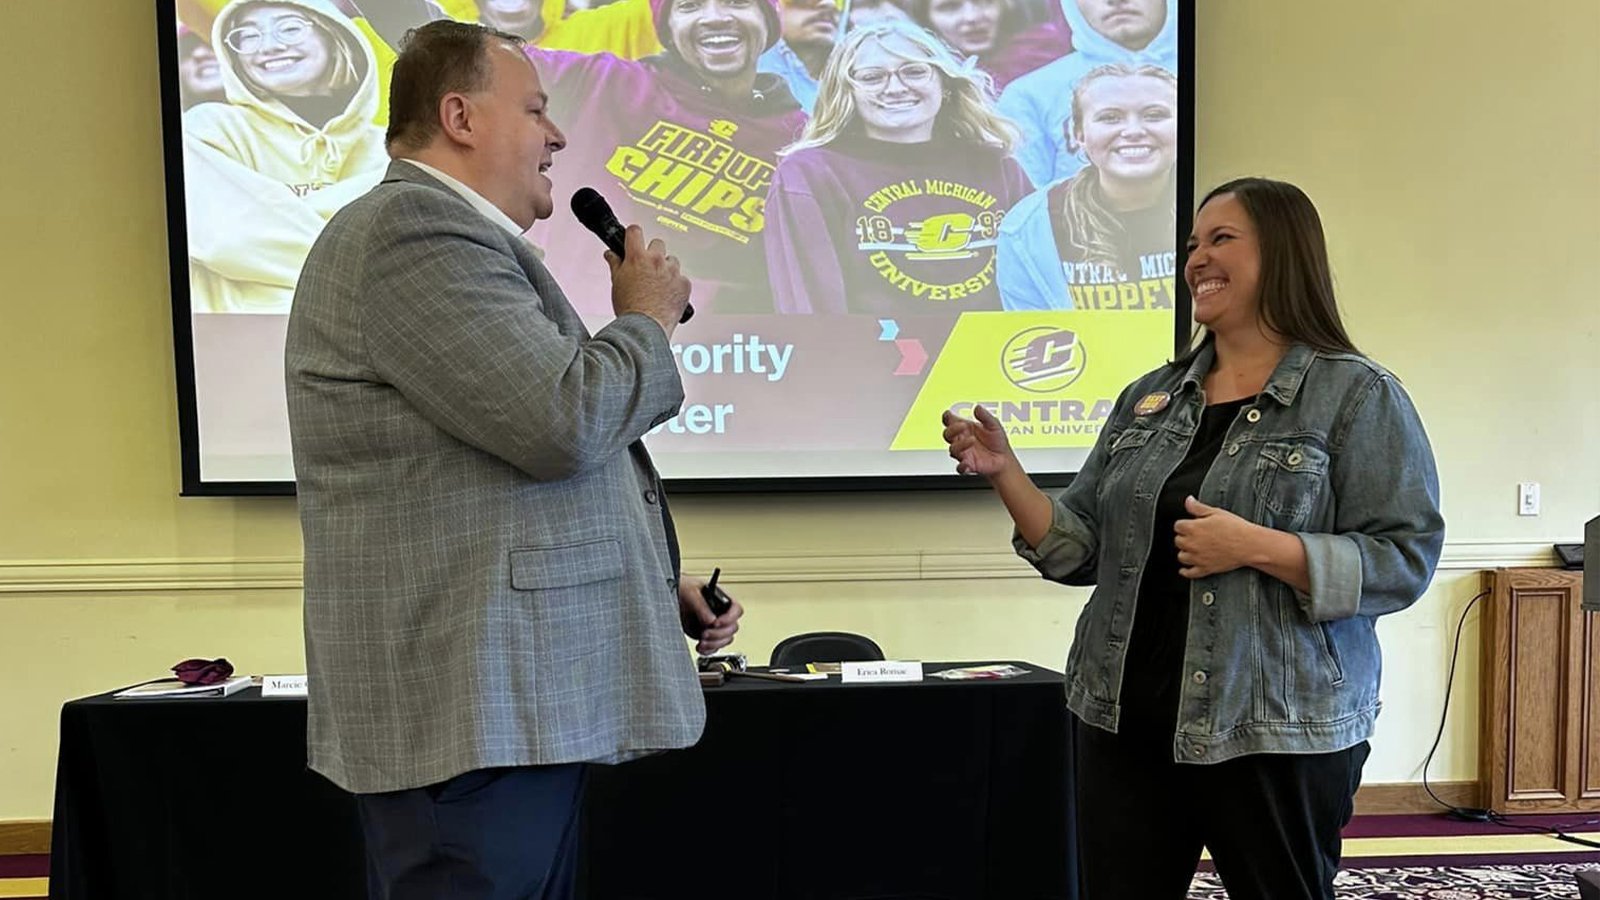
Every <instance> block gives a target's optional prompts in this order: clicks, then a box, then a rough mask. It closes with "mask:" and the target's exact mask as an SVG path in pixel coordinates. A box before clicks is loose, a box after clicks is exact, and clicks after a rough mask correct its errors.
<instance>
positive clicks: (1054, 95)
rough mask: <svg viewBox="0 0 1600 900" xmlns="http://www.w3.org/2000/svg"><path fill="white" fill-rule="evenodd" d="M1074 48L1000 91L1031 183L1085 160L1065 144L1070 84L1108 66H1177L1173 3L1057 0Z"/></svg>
mask: <svg viewBox="0 0 1600 900" xmlns="http://www.w3.org/2000/svg"><path fill="white" fill-rule="evenodd" d="M1061 11H1062V13H1063V14H1064V15H1065V16H1066V20H1067V25H1068V26H1069V27H1070V28H1071V30H1072V52H1071V53H1069V54H1067V55H1066V56H1063V57H1062V58H1060V59H1058V60H1056V61H1055V62H1051V63H1047V64H1045V65H1043V66H1040V67H1039V68H1037V69H1034V70H1033V71H1032V72H1029V73H1027V74H1026V75H1023V76H1022V77H1021V78H1018V79H1017V80H1016V81H1013V82H1011V84H1010V85H1009V86H1007V87H1006V89H1005V90H1004V91H1003V92H1002V93H1001V94H1000V112H1001V113H1003V114H1004V115H1005V116H1007V117H1008V118H1010V119H1011V120H1012V121H1014V122H1016V123H1017V127H1019V128H1020V129H1021V130H1022V142H1021V144H1020V146H1019V147H1018V148H1017V161H1018V162H1021V163H1022V168H1023V169H1024V170H1025V171H1027V173H1028V177H1029V178H1031V179H1033V183H1034V184H1039V185H1045V184H1054V183H1055V182H1057V181H1060V180H1061V179H1063V178H1068V177H1071V176H1072V175H1075V174H1077V171H1078V170H1079V169H1080V168H1082V167H1083V166H1084V164H1085V163H1086V162H1087V160H1085V159H1084V157H1083V155H1082V154H1080V153H1078V152H1076V149H1075V148H1073V147H1070V146H1068V144H1067V130H1066V124H1067V120H1068V119H1069V118H1071V116H1072V87H1073V85H1075V84H1077V83H1078V79H1080V78H1082V77H1083V76H1084V75H1085V74H1086V73H1088V72H1089V70H1090V69H1094V68H1097V67H1099V66H1103V65H1108V64H1111V63H1121V64H1123V65H1132V66H1141V65H1152V66H1160V67H1161V68H1163V69H1166V70H1167V71H1169V72H1176V71H1178V0H1061Z"/></svg>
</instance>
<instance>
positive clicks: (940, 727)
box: [50, 663, 1076, 900]
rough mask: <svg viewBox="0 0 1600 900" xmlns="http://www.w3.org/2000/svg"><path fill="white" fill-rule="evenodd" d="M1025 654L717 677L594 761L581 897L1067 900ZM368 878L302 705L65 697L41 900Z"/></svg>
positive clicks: (1064, 857) (1053, 712)
mask: <svg viewBox="0 0 1600 900" xmlns="http://www.w3.org/2000/svg"><path fill="white" fill-rule="evenodd" d="M954 665H960V664H959V663H948V664H944V665H938V664H930V665H928V666H927V667H926V668H927V670H928V671H929V672H932V671H936V670H938V669H940V668H945V667H949V666H954ZM1028 668H1030V669H1033V671H1032V672H1031V673H1030V674H1028V675H1024V676H1019V677H1017V678H1012V679H1006V680H1002V681H965V682H960V681H957V682H947V681H943V680H941V679H937V678H932V677H929V678H928V679H927V680H925V681H923V682H921V683H912V684H883V685H843V684H840V682H839V680H838V679H837V678H830V679H829V680H828V681H826V682H810V683H804V684H786V683H778V682H771V681H758V680H752V679H736V680H733V681H730V682H729V683H728V684H726V685H723V686H721V687H715V688H709V689H707V691H706V706H707V721H706V731H705V735H704V737H703V738H702V740H701V741H700V743H699V744H698V745H696V746H695V747H693V748H691V749H689V750H682V751H674V752H671V753H664V754H661V755H658V756H654V757H651V758H648V759H644V760H640V761H636V762H632V763H628V764H626V765H622V766H596V767H593V768H592V770H591V777H590V782H589V791H588V795H587V798H586V801H585V804H584V835H585V837H584V847H583V860H584V865H583V873H582V881H583V893H584V894H585V895H586V896H587V897H590V898H595V900H613V898H615V900H622V898H628V900H634V898H677V897H684V898H688V897H694V898H697V900H698V898H704V897H708V896H710V897H720V898H727V900H760V898H772V900H802V898H803V900H812V898H818V900H820V898H839V900H867V898H930V900H931V898H952V900H956V898H960V900H968V898H996V900H1002V898H1003V900H1032V898H1070V897H1076V890H1075V887H1074V883H1075V879H1076V871H1075V866H1074V862H1073V852H1072V847H1073V833H1072V815H1071V796H1070V794H1071V791H1070V787H1071V781H1070V775H1069V772H1070V758H1069V748H1070V743H1069V741H1068V727H1067V713H1066V709H1065V706H1064V704H1063V700H1062V691H1061V676H1060V675H1058V674H1056V673H1054V672H1049V671H1045V670H1040V669H1037V668H1036V667H1032V666H1029V667H1028ZM364 894H365V890H364V868H363V859H362V852H361V835H360V830H359V827H358V825H357V821H356V817H355V811H354V806H353V804H352V803H351V802H350V798H349V796H348V795H346V794H345V793H343V792H342V791H340V790H339V789H338V788H336V787H334V786H333V785H332V784H330V783H328V782H327V781H325V780H324V779H322V777H321V776H319V775H316V774H315V773H313V772H310V771H309V770H308V769H307V768H306V766H305V701H304V700H295V699H275V698H262V697H261V696H260V695H259V692H258V691H256V690H255V689H248V690H246V691H243V692H241V693H239V694H236V695H234V696H233V697H229V698H226V699H221V700H196V699H184V700H138V701H133V700H120V701H114V700H112V699H110V696H109V695H103V696H99V697H91V698H87V699H83V700H75V701H73V702H71V703H68V704H66V706H65V707H63V709H62V713H61V750H60V758H59V763H58V767H57V773H56V807H55V822H54V837H53V843H52V847H51V866H50V895H51V897H61V898H73V900H85V898H124V897H139V898H172V900H179V898H202V897H204V898H214V897H229V898H246V897H271V898H284V897H295V898H311V897H330V898H361V897H363V896H364Z"/></svg>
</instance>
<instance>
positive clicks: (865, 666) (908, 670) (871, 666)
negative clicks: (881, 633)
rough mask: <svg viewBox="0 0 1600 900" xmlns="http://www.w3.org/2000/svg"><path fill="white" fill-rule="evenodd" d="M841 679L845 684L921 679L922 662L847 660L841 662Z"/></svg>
mask: <svg viewBox="0 0 1600 900" xmlns="http://www.w3.org/2000/svg"><path fill="white" fill-rule="evenodd" d="M839 680H840V681H843V682H844V683H845V684H851V683H855V684H869V683H872V682H885V681H921V680H922V663H920V662H902V661H900V660H894V659H880V660H878V661H877V662H847V663H840V664H839Z"/></svg>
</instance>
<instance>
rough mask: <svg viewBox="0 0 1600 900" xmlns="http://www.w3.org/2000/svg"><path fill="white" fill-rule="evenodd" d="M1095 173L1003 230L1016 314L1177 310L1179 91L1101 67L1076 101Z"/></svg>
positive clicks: (1079, 130)
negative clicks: (1029, 311)
mask: <svg viewBox="0 0 1600 900" xmlns="http://www.w3.org/2000/svg"><path fill="white" fill-rule="evenodd" d="M1068 127H1070V128H1071V130H1072V137H1071V143H1072V144H1073V145H1074V146H1077V147H1081V148H1082V152H1083V154H1084V156H1085V157H1086V158H1087V159H1088V160H1089V165H1088V166H1087V167H1086V168H1084V169H1083V170H1081V171H1080V172H1078V174H1076V175H1074V176H1072V177H1071V178H1068V179H1067V180H1065V181H1059V182H1056V183H1055V184H1053V185H1051V186H1049V187H1046V188H1041V189H1040V190H1038V191H1035V192H1034V193H1032V194H1029V195H1028V196H1027V197H1025V198H1023V199H1022V201H1021V202H1019V203H1018V204H1017V205H1016V207H1015V208H1014V209H1012V210H1011V214H1010V215H1009V216H1007V217H1006V220H1005V224H1003V225H1001V226H1000V251H999V252H1000V260H999V266H998V269H999V281H1000V300H1001V302H1002V303H1004V304H1005V308H1006V309H1103V310H1143V311H1150V310H1164V311H1168V312H1170V311H1171V310H1172V309H1173V301H1174V299H1175V294H1174V286H1175V281H1176V275H1175V265H1176V254H1175V253H1174V251H1173V248H1174V242H1175V241H1176V235H1175V234H1174V229H1176V227H1177V224H1176V221H1177V217H1176V213H1177V202H1178V201H1177V197H1178V194H1177V181H1176V178H1175V174H1174V173H1175V172H1176V166H1177V162H1178V81H1177V79H1176V78H1174V77H1173V75H1172V73H1171V72H1168V71H1167V70H1166V69H1162V68H1158V67H1156V66H1140V67H1137V68H1135V67H1132V66H1125V65H1113V66H1101V67H1100V68H1098V69H1095V70H1094V71H1092V72H1090V73H1089V74H1087V75H1085V76H1083V78H1082V79H1081V80H1080V81H1079V82H1078V86H1077V87H1076V88H1074V89H1073V92H1072V119H1071V121H1070V123H1069V126H1068Z"/></svg>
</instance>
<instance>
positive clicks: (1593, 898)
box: [1577, 869, 1600, 900]
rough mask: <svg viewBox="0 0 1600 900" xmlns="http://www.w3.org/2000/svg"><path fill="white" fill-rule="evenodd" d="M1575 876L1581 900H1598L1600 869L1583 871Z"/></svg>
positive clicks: (1599, 898) (1599, 895)
mask: <svg viewBox="0 0 1600 900" xmlns="http://www.w3.org/2000/svg"><path fill="white" fill-rule="evenodd" d="M1577 876H1578V896H1579V897H1581V898H1582V900H1600V869H1585V870H1583V871H1582V872H1578V873H1577Z"/></svg>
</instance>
